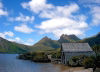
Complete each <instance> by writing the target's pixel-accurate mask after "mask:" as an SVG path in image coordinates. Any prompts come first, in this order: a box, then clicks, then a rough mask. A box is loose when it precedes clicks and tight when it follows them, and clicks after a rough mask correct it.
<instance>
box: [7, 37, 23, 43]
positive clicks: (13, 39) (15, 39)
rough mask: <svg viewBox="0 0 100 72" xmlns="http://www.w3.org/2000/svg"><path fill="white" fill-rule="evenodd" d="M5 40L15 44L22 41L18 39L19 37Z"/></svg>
mask: <svg viewBox="0 0 100 72" xmlns="http://www.w3.org/2000/svg"><path fill="white" fill-rule="evenodd" d="M7 40H9V41H12V42H17V43H21V42H23V41H22V40H21V38H19V37H16V38H7Z"/></svg>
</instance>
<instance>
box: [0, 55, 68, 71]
mask: <svg viewBox="0 0 100 72" xmlns="http://www.w3.org/2000/svg"><path fill="white" fill-rule="evenodd" d="M16 56H18V55H17V54H0V72H66V70H67V69H69V68H68V67H67V66H62V65H55V64H51V63H34V62H31V61H28V60H19V59H17V58H16Z"/></svg>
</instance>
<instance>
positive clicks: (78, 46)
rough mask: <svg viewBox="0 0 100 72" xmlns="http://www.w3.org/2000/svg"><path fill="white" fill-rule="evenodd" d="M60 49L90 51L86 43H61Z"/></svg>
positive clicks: (65, 50)
mask: <svg viewBox="0 0 100 72" xmlns="http://www.w3.org/2000/svg"><path fill="white" fill-rule="evenodd" d="M62 50H63V51H64V52H84V51H92V49H91V47H90V46H89V44H88V43H63V44H62Z"/></svg>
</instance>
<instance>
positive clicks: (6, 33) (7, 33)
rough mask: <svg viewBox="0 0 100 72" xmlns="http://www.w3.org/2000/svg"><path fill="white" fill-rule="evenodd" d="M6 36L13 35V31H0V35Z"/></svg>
mask: <svg viewBox="0 0 100 72" xmlns="http://www.w3.org/2000/svg"><path fill="white" fill-rule="evenodd" d="M6 36H9V37H13V36H14V33H13V32H11V31H7V32H3V33H0V37H2V38H6Z"/></svg>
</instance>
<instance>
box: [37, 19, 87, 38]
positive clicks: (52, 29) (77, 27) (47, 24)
mask: <svg viewBox="0 0 100 72" xmlns="http://www.w3.org/2000/svg"><path fill="white" fill-rule="evenodd" d="M36 27H37V28H40V29H41V30H42V31H43V33H53V34H54V35H55V36H57V37H60V36H61V35H62V34H68V35H69V34H75V35H84V32H85V29H86V28H88V24H87V23H86V22H85V21H81V20H80V21H76V20H73V19H69V18H54V19H51V20H47V21H44V22H42V23H41V25H40V26H36Z"/></svg>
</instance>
